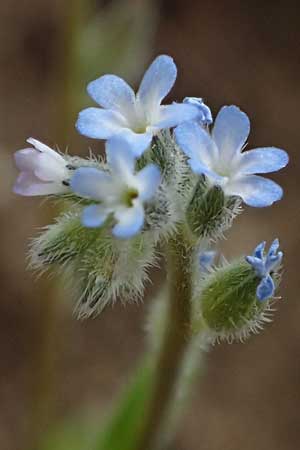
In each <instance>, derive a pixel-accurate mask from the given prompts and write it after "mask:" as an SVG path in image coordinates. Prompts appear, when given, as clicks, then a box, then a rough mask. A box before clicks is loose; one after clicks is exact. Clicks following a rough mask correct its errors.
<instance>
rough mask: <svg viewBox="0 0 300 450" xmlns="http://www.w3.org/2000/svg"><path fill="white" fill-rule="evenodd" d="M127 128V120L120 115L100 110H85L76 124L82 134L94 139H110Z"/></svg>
mask: <svg viewBox="0 0 300 450" xmlns="http://www.w3.org/2000/svg"><path fill="white" fill-rule="evenodd" d="M126 126H127V124H126V120H125V119H124V117H123V116H122V115H121V114H120V113H118V112H116V111H111V110H105V109H100V108H87V109H84V110H83V111H81V112H80V113H79V116H78V120H77V123H76V128H77V130H78V132H79V133H80V134H83V135H84V136H87V137H90V138H93V139H109V138H110V137H112V136H113V135H115V134H117V133H119V132H120V131H121V130H122V129H123V128H124V127H126Z"/></svg>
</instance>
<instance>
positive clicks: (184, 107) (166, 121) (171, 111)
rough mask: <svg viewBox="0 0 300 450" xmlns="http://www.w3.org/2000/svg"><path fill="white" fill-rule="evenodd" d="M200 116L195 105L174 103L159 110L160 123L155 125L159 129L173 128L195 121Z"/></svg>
mask: <svg viewBox="0 0 300 450" xmlns="http://www.w3.org/2000/svg"><path fill="white" fill-rule="evenodd" d="M198 116H199V112H198V109H197V108H196V107H195V106H193V105H188V104H183V103H173V104H172V105H167V106H161V107H160V108H159V114H158V117H159V119H158V121H157V122H156V123H154V124H153V126H154V127H156V128H158V129H162V128H172V127H176V126H177V125H179V124H181V123H183V122H186V121H189V120H194V119H196V118H197V117H198Z"/></svg>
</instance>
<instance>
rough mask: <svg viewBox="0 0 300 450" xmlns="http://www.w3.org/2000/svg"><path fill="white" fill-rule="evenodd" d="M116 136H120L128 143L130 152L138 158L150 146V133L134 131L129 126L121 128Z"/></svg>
mask: <svg viewBox="0 0 300 450" xmlns="http://www.w3.org/2000/svg"><path fill="white" fill-rule="evenodd" d="M118 136H120V137H122V138H123V139H124V140H125V141H126V142H127V144H128V145H129V147H130V149H131V151H132V153H133V154H134V155H135V156H136V157H137V158H138V157H140V156H141V155H142V154H143V153H144V151H145V150H147V148H148V147H149V146H150V144H151V141H152V137H153V135H152V133H150V132H149V133H134V132H133V131H132V130H130V129H129V128H126V129H123V130H122V131H121V132H120V133H119V134H118Z"/></svg>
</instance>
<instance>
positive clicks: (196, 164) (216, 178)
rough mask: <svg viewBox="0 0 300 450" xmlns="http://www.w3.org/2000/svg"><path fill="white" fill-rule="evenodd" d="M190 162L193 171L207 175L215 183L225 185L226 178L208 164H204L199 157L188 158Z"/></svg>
mask: <svg viewBox="0 0 300 450" xmlns="http://www.w3.org/2000/svg"><path fill="white" fill-rule="evenodd" d="M188 163H189V165H190V167H191V169H192V171H193V172H194V173H196V174H197V175H206V176H207V177H208V178H209V179H210V180H211V181H212V182H213V183H215V184H218V185H219V186H223V184H224V180H225V178H224V177H222V176H220V175H218V174H217V173H216V172H214V171H213V170H211V169H209V167H208V166H206V165H204V164H202V163H201V162H200V161H199V160H198V159H195V158H191V159H189V160H188Z"/></svg>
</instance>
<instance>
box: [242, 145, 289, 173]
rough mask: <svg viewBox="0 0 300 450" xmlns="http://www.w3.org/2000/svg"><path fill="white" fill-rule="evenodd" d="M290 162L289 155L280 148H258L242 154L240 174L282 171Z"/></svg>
mask: <svg viewBox="0 0 300 450" xmlns="http://www.w3.org/2000/svg"><path fill="white" fill-rule="evenodd" d="M288 162H289V157H288V154H287V153H286V152H285V151H284V150H280V149H279V148H274V147H267V148H257V149H255V150H250V151H248V152H244V153H242V154H241V160H240V163H239V168H238V170H239V172H240V173H242V174H244V175H246V174H253V173H268V172H275V171H276V170H279V169H282V168H283V167H285V166H286V165H287V163H288Z"/></svg>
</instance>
